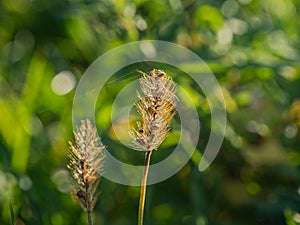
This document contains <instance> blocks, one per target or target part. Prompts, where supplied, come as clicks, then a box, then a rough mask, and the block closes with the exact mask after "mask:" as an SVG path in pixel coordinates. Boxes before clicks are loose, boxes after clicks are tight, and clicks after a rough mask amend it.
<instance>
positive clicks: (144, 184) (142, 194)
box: [138, 151, 152, 225]
mask: <svg viewBox="0 0 300 225" xmlns="http://www.w3.org/2000/svg"><path fill="white" fill-rule="evenodd" d="M151 153H152V151H148V152H146V154H145V167H144V174H143V179H142V185H141V190H140V201H139V214H138V225H143V220H144V209H145V198H146V190H147V178H148V172H149V165H150V158H151Z"/></svg>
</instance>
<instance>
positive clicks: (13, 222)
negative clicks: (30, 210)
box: [9, 200, 15, 225]
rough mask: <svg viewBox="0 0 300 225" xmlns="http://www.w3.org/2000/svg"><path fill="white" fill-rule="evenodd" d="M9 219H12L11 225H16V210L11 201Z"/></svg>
mask: <svg viewBox="0 0 300 225" xmlns="http://www.w3.org/2000/svg"><path fill="white" fill-rule="evenodd" d="M9 217H10V223H11V225H15V215H14V209H13V207H12V203H11V200H10V201H9Z"/></svg>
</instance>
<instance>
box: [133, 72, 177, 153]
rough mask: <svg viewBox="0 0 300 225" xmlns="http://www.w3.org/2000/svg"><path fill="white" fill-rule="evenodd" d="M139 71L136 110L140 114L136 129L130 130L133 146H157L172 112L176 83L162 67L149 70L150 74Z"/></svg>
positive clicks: (149, 148)
mask: <svg viewBox="0 0 300 225" xmlns="http://www.w3.org/2000/svg"><path fill="white" fill-rule="evenodd" d="M138 72H140V73H141V74H142V75H143V77H142V78H140V87H141V91H142V94H139V93H138V97H139V101H138V102H137V103H136V108H137V111H138V112H139V113H140V115H141V117H142V121H141V123H138V128H137V129H133V130H132V131H131V133H130V134H131V136H132V138H133V139H134V140H133V147H134V148H135V149H137V150H142V151H152V150H156V149H158V147H159V146H160V144H161V143H162V142H163V140H164V139H165V138H166V136H167V134H168V132H169V124H170V121H171V119H172V118H173V116H174V115H175V111H174V109H175V104H176V84H175V83H174V82H173V81H172V79H171V77H169V76H168V75H167V74H166V73H165V72H164V71H162V70H156V69H154V70H152V71H151V72H150V74H147V73H144V72H142V71H138Z"/></svg>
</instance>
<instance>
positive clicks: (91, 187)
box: [67, 119, 105, 212]
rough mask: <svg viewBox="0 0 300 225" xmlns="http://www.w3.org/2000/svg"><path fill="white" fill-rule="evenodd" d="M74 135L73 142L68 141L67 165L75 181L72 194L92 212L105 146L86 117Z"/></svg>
mask: <svg viewBox="0 0 300 225" xmlns="http://www.w3.org/2000/svg"><path fill="white" fill-rule="evenodd" d="M74 136H75V143H73V142H71V141H69V145H70V151H69V154H68V155H69V158H70V161H69V164H68V166H67V167H68V169H69V170H70V172H71V174H72V176H73V178H74V180H75V183H76V184H75V190H74V195H75V196H76V197H77V199H78V201H79V203H80V204H81V206H82V207H83V208H84V209H85V210H86V211H88V212H92V210H93V208H94V206H95V203H96V201H97V193H96V192H97V191H96V190H97V186H98V184H99V181H100V178H101V175H100V173H101V169H102V168H103V159H104V149H105V146H103V145H102V144H101V141H100V138H99V137H98V135H97V130H96V128H95V127H93V125H92V123H91V121H90V120H88V119H86V120H82V121H81V124H80V126H79V127H77V128H76V131H74Z"/></svg>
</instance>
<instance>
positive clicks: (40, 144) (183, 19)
mask: <svg viewBox="0 0 300 225" xmlns="http://www.w3.org/2000/svg"><path fill="white" fill-rule="evenodd" d="M299 9H300V1H298V0H226V1H217V0H212V1H210V0H200V1H196V0H182V1H181V0H152V1H150V0H148V1H146V0H134V1H126V0H120V1H118V0H113V1H110V0H104V1H102V0H85V1H83V0H52V1H47V0H2V1H1V3H0V224H1V225H10V224H11V223H10V216H9V215H10V214H9V212H10V202H11V206H12V209H13V212H14V216H15V224H16V225H24V224H25V225H79V224H80V225H81V224H87V221H86V215H85V213H84V212H83V210H82V209H81V208H80V206H79V205H78V204H77V202H76V201H75V200H74V199H73V198H72V197H71V196H70V195H69V194H68V191H69V189H70V187H69V185H68V183H66V178H67V177H68V176H67V175H68V172H67V170H66V164H67V162H68V159H67V151H68V145H67V141H68V140H70V139H73V134H72V129H73V127H72V101H73V96H74V92H75V89H76V85H77V83H78V81H79V80H80V78H81V76H82V75H83V73H84V71H85V70H86V69H87V68H88V66H89V65H90V64H91V63H92V62H93V61H94V60H95V59H96V58H97V57H98V56H100V55H101V54H103V53H105V52H106V51H108V50H110V49H112V48H114V47H116V46H119V45H122V44H125V43H129V42H132V41H138V40H145V39H154V40H164V41H169V42H174V43H177V44H179V45H182V46H184V47H186V48H188V49H191V50H192V51H194V52H195V53H196V54H197V55H199V56H200V57H201V58H202V59H203V60H204V61H205V62H206V63H207V65H208V66H209V67H210V69H211V70H212V71H213V72H214V74H215V76H216V78H217V79H218V81H219V83H220V85H221V86H222V90H223V94H224V97H225V98H226V107H227V118H228V124H227V129H226V136H225V139H224V142H223V145H222V147H221V150H220V153H219V154H218V156H217V158H216V160H215V161H214V162H213V164H212V165H211V166H210V168H209V169H208V170H206V171H205V172H201V173H200V172H199V171H198V169H197V166H198V163H199V159H200V157H201V152H202V151H203V149H204V148H205V146H206V143H207V137H208V135H209V133H210V111H209V107H208V105H207V102H206V100H205V96H204V95H203V94H202V92H201V91H200V90H197V87H195V85H194V84H193V83H191V81H190V80H189V79H184V76H183V75H182V76H180V74H169V75H170V76H172V77H173V79H174V81H175V82H178V83H179V85H181V86H182V87H185V89H186V91H187V92H188V93H189V95H190V96H191V98H192V99H193V102H194V104H195V105H196V107H197V111H198V113H199V116H200V121H201V135H200V139H199V143H198V146H197V152H196V153H195V154H194V155H193V157H192V159H191V160H190V161H189V162H188V163H187V164H186V166H185V167H184V168H183V169H182V170H180V171H179V172H178V173H177V174H176V175H174V176H173V177H171V178H169V179H167V180H165V181H163V182H161V183H158V184H155V185H151V186H149V187H148V192H147V198H146V199H147V202H146V214H145V225H167V224H173V225H177V224H178V225H179V224H183V225H257V224H263V225H284V224H287V225H297V224H300V66H299V65H300V16H299ZM115 60H118V59H115ZM159 66H161V67H160V68H163V69H166V71H172V69H168V66H166V67H164V65H156V64H155V63H154V64H151V65H148V66H147V65H139V64H137V65H133V66H131V67H128V68H125V69H124V71H123V72H122V71H120V72H119V73H118V74H116V75H115V78H114V79H112V81H111V82H110V83H109V85H106V88H105V89H104V90H103V93H102V94H101V98H100V97H99V101H98V104H96V112H95V115H96V122H97V128H98V133H99V135H100V136H102V141H103V143H104V144H105V145H107V146H108V150H109V151H110V152H112V153H113V154H114V155H116V156H117V157H119V158H121V159H122V160H124V161H126V160H127V161H130V162H134V163H136V164H142V163H143V158H144V156H143V153H138V152H135V151H132V150H131V149H128V148H127V147H125V146H124V145H122V144H121V143H120V142H118V140H117V139H116V137H115V135H114V132H113V130H112V129H111V117H110V112H111V104H112V102H113V100H114V97H115V96H116V95H117V93H118V91H119V90H120V89H121V88H122V85H124V84H126V83H127V82H129V81H131V80H132V79H137V78H138V76H139V75H138V74H137V73H136V72H135V70H136V69H141V70H144V71H150V70H151V69H152V68H153V67H159ZM191 66H192V65H191ZM124 75H126V76H124ZM177 120H178V117H177ZM177 122H178V121H177ZM172 126H173V127H176V117H175V121H174V122H172ZM120 129H124V126H123V125H122V124H121V123H120ZM125 132H127V131H126V130H125ZM174 136H176V132H175V131H174V132H171V133H170V135H169V137H168V140H167V142H166V143H165V144H163V145H162V147H161V149H160V150H159V151H157V152H155V154H154V155H156V156H153V157H154V158H153V162H155V160H156V161H159V160H160V159H161V158H164V157H167V153H168V154H169V153H170V150H172V147H174V146H175V145H176V140H175V139H176V138H174ZM155 157H156V158H155ZM100 189H101V195H100V198H99V200H98V203H97V205H96V207H95V211H94V221H95V225H133V224H137V209H138V197H139V187H130V186H125V185H120V184H116V183H113V182H111V181H109V180H107V179H105V178H103V179H102V180H101V184H100Z"/></svg>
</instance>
